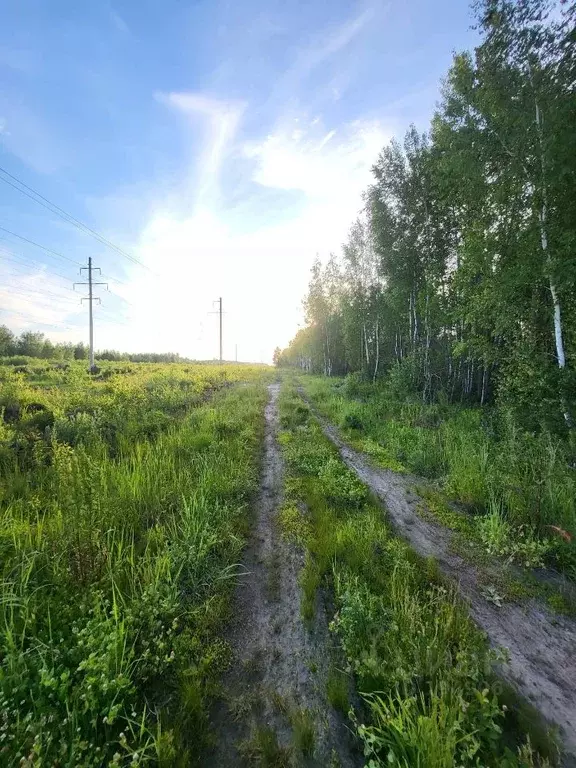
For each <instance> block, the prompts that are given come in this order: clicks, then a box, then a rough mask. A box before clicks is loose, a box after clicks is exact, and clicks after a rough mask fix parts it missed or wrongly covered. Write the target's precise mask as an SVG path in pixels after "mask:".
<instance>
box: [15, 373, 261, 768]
mask: <svg viewBox="0 0 576 768" xmlns="http://www.w3.org/2000/svg"><path fill="white" fill-rule="evenodd" d="M0 375H1V376H2V377H3V379H4V387H3V390H2V395H1V397H2V401H3V405H4V406H6V407H8V406H10V409H11V410H10V413H11V414H12V415H15V414H18V416H17V418H12V417H11V418H10V419H9V420H8V421H6V419H5V420H4V422H3V423H2V427H1V430H2V435H1V437H2V440H3V442H2V447H1V448H0V476H1V484H0V487H1V488H2V490H1V493H0V557H1V563H2V584H1V587H0V591H1V600H0V655H1V658H2V666H3V674H2V676H1V677H0V709H1V710H2V712H3V715H4V720H3V723H4V725H3V726H2V728H3V730H2V746H0V749H1V750H2V752H1V759H0V762H1V763H2V765H6V766H11V765H19V764H20V761H21V759H26V760H28V761H30V764H40V762H42V764H46V765H52V764H57V763H58V764H62V765H78V766H101V765H108V764H110V765H116V764H126V763H127V762H130V761H132V760H133V758H134V764H141V765H144V764H157V763H158V762H160V763H162V764H165V765H178V764H185V763H186V761H188V760H190V759H192V758H193V756H194V755H195V754H196V753H197V752H198V750H199V749H200V748H201V746H202V744H203V742H204V741H205V739H206V738H207V736H208V719H207V714H206V713H207V706H208V702H209V700H210V697H211V695H212V694H213V692H214V691H215V689H216V685H217V681H218V678H219V676H220V674H221V673H222V671H223V670H224V669H225V668H226V667H227V665H228V664H229V663H230V649H229V648H228V646H227V645H226V643H224V642H223V641H222V640H221V639H220V637H219V634H220V631H221V629H222V624H223V621H224V620H225V619H226V617H227V615H228V610H229V609H228V597H229V592H230V588H231V585H232V584H233V580H234V577H235V574H236V570H237V568H236V565H235V564H236V563H237V562H238V560H239V556H240V552H241V548H242V545H243V540H244V536H245V533H246V530H247V526H248V513H247V509H248V504H249V502H250V499H251V497H252V494H253V493H254V492H255V490H256V488H257V485H258V464H259V456H260V448H261V442H262V437H263V408H264V403H265V400H266V392H265V388H264V386H263V383H264V381H265V379H266V376H265V375H263V373H262V370H261V369H260V370H257V369H248V368H246V369H243V370H240V367H238V368H236V367H234V366H222V367H217V366H198V367H194V366H187V365H185V366H181V365H177V366H168V365H143V366H140V365H138V364H132V365H131V366H129V367H124V368H122V369H121V370H120V371H115V372H113V373H112V374H111V375H110V376H107V377H103V378H100V379H96V380H94V379H92V378H90V377H88V376H87V374H86V373H85V372H84V371H83V370H82V369H80V368H75V367H72V368H71V369H70V370H69V371H61V370H60V369H54V370H52V369H50V370H49V372H48V374H46V376H48V377H49V378H50V379H51V382H52V385H51V386H50V387H49V388H46V387H45V385H44V383H43V384H41V385H37V384H36V383H35V381H34V375H32V376H27V375H26V374H24V373H16V374H15V373H13V372H10V371H8V372H6V371H5V370H2V369H0ZM242 379H243V380H244V381H246V382H247V385H246V386H245V387H238V388H228V387H227V386H226V385H227V384H229V383H231V382H234V381H239V380H242ZM31 404H36V406H35V408H30V405H31ZM5 414H6V411H5ZM39 414H40V415H42V414H50V419H48V422H49V423H42V424H41V423H40V422H39V420H38V419H37V418H36V417H37V416H38V415H39ZM115 756H117V757H115ZM134 756H136V757H134Z"/></svg>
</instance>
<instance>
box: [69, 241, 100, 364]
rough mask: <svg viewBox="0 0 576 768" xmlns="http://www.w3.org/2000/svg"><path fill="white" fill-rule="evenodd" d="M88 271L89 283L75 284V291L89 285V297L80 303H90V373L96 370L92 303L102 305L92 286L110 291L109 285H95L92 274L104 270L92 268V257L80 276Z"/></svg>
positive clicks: (83, 298)
mask: <svg viewBox="0 0 576 768" xmlns="http://www.w3.org/2000/svg"><path fill="white" fill-rule="evenodd" d="M85 269H86V270H88V282H87V283H74V290H76V286H77V285H87V286H88V296H83V297H82V298H81V299H80V301H81V302H84V301H87V302H88V316H89V319H90V373H92V371H93V370H94V316H93V312H92V303H93V302H94V301H97V302H98V303H99V304H101V301H100V297H99V296H94V295H93V293H92V286H94V285H105V286H106V290H108V283H95V282H94V281H93V280H92V272H93V271H94V270H95V269H97V270H98V272H101V271H102V270H101V269H100V267H93V266H92V256H89V257H88V266H87V267H81V268H80V274H82V272H83V270H85Z"/></svg>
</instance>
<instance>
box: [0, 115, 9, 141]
mask: <svg viewBox="0 0 576 768" xmlns="http://www.w3.org/2000/svg"><path fill="white" fill-rule="evenodd" d="M0 136H10V133H9V132H8V129H7V128H6V120H5V118H3V117H0Z"/></svg>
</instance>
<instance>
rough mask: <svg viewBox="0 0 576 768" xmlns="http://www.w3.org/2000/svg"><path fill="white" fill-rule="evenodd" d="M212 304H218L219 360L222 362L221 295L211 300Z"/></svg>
mask: <svg viewBox="0 0 576 768" xmlns="http://www.w3.org/2000/svg"><path fill="white" fill-rule="evenodd" d="M214 304H218V314H219V315H220V318H219V319H220V362H222V360H223V358H222V296H220V298H219V299H216V301H213V302H212V306H214ZM211 314H212V313H211ZM213 314H216V313H213Z"/></svg>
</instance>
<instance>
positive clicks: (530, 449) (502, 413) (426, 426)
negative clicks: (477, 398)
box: [301, 376, 576, 580]
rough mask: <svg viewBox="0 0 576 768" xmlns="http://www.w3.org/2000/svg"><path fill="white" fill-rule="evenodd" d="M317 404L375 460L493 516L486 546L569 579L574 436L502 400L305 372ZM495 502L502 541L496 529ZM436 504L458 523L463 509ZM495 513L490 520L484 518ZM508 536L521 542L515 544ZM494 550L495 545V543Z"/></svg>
mask: <svg viewBox="0 0 576 768" xmlns="http://www.w3.org/2000/svg"><path fill="white" fill-rule="evenodd" d="M301 384H302V385H303V386H304V387H305V389H306V392H307V395H308V396H309V397H310V398H311V401H312V403H313V404H314V406H315V407H316V408H318V410H319V411H320V413H322V414H323V415H324V416H326V417H327V418H328V419H329V420H331V421H332V422H333V423H335V424H336V425H338V426H339V427H340V429H341V430H342V432H343V434H344V436H345V437H346V439H347V440H348V441H349V442H350V443H351V445H353V446H354V447H355V448H357V449H358V450H361V451H363V452H365V453H367V454H369V455H370V456H371V457H372V459H373V461H374V463H375V464H377V465H380V466H383V467H385V468H388V469H393V470H395V471H398V472H404V471H406V470H407V471H409V472H412V473H415V474H416V475H420V476H422V477H425V478H430V479H434V480H436V481H437V483H438V484H439V485H440V487H441V490H442V493H443V494H444V496H445V498H447V499H450V500H452V501H456V502H458V503H459V504H460V505H461V507H462V508H463V510H465V511H468V512H472V513H474V514H475V515H476V516H480V517H481V516H483V515H487V516H488V517H490V520H489V521H488V522H486V523H485V524H484V527H483V528H482V524H481V521H480V520H478V519H474V518H471V517H470V516H469V520H470V523H471V524H473V525H474V526H479V528H480V529H479V531H478V533H480V534H481V535H480V538H481V539H483V540H484V544H485V546H486V549H487V550H491V551H492V552H494V553H495V554H502V555H503V556H506V557H512V560H513V561H514V562H516V563H518V564H520V565H525V566H527V567H534V566H540V565H541V564H544V565H547V566H550V567H553V568H555V569H558V570H561V571H563V572H564V573H565V574H566V575H567V576H568V577H570V578H572V579H575V580H576V474H575V473H574V470H573V468H572V467H573V465H574V460H575V458H576V444H575V443H574V440H573V439H572V437H573V436H570V437H569V438H567V439H564V440H562V439H560V438H558V437H555V436H552V435H551V434H549V433H546V432H545V431H543V432H541V433H539V434H532V433H528V432H525V431H522V430H521V429H519V428H518V427H517V426H516V424H515V423H514V420H513V418H512V416H511V414H510V413H509V412H508V411H506V410H505V409H497V408H495V407H490V408H485V409H481V408H470V407H464V406H458V405H449V404H447V403H436V404H432V405H423V404H422V403H419V402H411V401H409V400H405V401H402V400H398V399H397V398H396V397H394V396H393V395H392V394H391V393H390V392H389V391H388V389H387V387H386V383H385V382H384V383H383V384H379V385H376V386H373V385H368V384H362V383H359V382H358V381H357V380H355V379H354V378H351V379H349V380H348V379H326V378H323V377H314V376H310V377H309V376H306V377H302V379H301ZM496 506H497V507H498V508H499V510H500V514H499V520H500V521H501V522H502V525H500V533H503V532H504V533H505V534H506V536H505V539H502V538H501V540H500V543H501V546H499V545H498V541H497V540H496V539H495V538H494V535H492V534H494V533H496V531H495V528H496V525H495V524H496V523H497V522H498V519H497V518H496V516H495V515H494V508H495V507H496ZM431 512H432V513H433V514H437V513H438V512H439V513H440V517H441V518H443V520H442V522H444V524H448V525H450V527H454V528H455V530H458V531H459V532H460V533H466V531H463V530H462V528H465V527H467V526H468V522H467V521H466V514H465V513H464V514H463V515H462V516H458V515H456V514H452V513H450V514H446V512H445V511H442V510H439V509H432V510H431ZM491 523H492V526H491ZM515 542H520V543H521V544H522V546H519V547H517V548H516V551H512V547H513V545H514V543H515ZM499 549H500V550H501V551H500V552H498V550H499Z"/></svg>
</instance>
